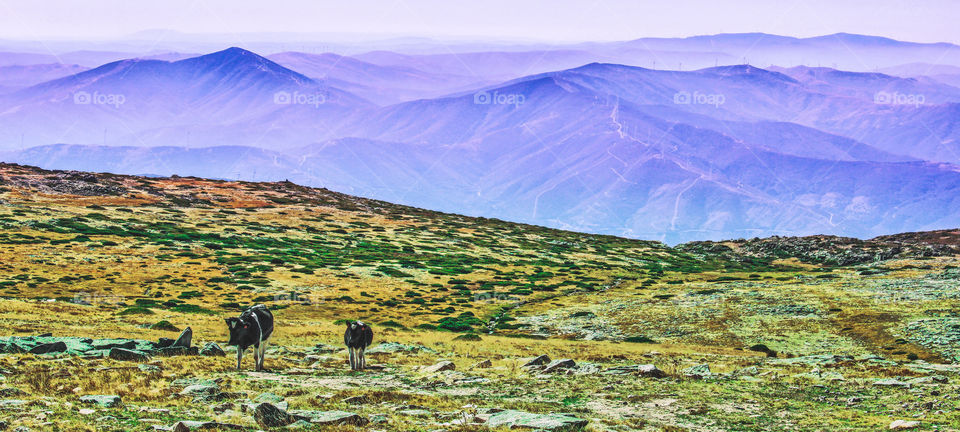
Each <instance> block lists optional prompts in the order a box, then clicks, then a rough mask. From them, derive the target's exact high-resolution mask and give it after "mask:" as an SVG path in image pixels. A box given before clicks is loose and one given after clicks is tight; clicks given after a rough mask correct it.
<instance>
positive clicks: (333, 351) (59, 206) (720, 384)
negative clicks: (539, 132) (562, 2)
mask: <svg viewBox="0 0 960 432" xmlns="http://www.w3.org/2000/svg"><path fill="white" fill-rule="evenodd" d="M958 243H960V241H958V233H957V231H956V230H948V231H939V232H922V233H904V234H897V235H890V236H883V237H878V238H874V239H871V240H858V239H852V238H838V237H829V236H815V237H804V238H788V237H775V238H766V239H750V240H734V241H724V242H697V243H688V244H684V245H680V246H678V247H676V248H670V247H668V246H666V245H664V244H662V243H659V242H655V241H641V240H630V239H625V238H619V237H612V236H601V235H589V234H581V233H575V232H569V231H560V230H553V229H547V228H542V227H538V226H532V225H523V224H516V223H510V222H505V221H500V220H495V219H484V218H470V217H465V216H459V215H455V214H447V213H439V212H434V211H429V210H424V209H417V208H412V207H405V206H399V205H395V204H391V203H388V202H383V201H375V200H368V199H362V198H357V197H353V196H349V195H344V194H340V193H336V192H333V191H330V190H326V189H316V188H307V187H303V186H299V185H296V184H293V183H290V182H274V183H252V182H232V181H222V180H209V179H202V178H194V177H135V176H122V175H113V174H94V173H85V172H76V171H47V170H42V169H38V168H33V167H28V166H20V165H13V164H0V255H2V256H3V257H4V260H3V261H2V262H0V328H2V329H3V331H2V332H0V424H4V425H25V426H28V427H31V428H32V429H37V430H47V429H55V428H60V429H69V430H130V429H146V428H149V427H151V426H161V427H167V428H172V429H170V430H176V431H178V432H179V431H183V430H197V429H202V428H211V427H221V428H227V429H230V428H234V429H266V430H285V428H284V427H282V426H283V425H285V424H286V423H285V422H286V420H290V422H293V421H294V420H295V419H301V420H304V419H305V420H304V422H302V423H301V424H300V426H302V427H314V428H318V427H321V426H320V424H326V425H338V426H323V429H322V430H339V431H352V430H367V429H371V428H372V429H378V430H396V431H410V430H418V431H419V430H422V431H426V430H436V429H440V428H443V429H447V430H460V431H486V430H506V429H504V428H506V427H510V426H511V425H514V426H516V425H523V424H527V425H531V424H535V425H536V427H539V428H541V429H544V430H587V431H609V430H617V431H619V430H651V431H655V430H704V431H712V430H771V429H789V430H823V429H824V428H828V429H834V430H839V429H843V430H877V429H878V428H886V427H887V426H888V425H889V424H890V422H891V421H892V420H894V419H920V420H921V421H922V424H924V425H926V426H930V427H934V428H947V429H949V428H951V427H957V426H958V425H960V417H958V412H960V410H958V409H960V405H958V401H957V400H956V399H953V398H948V397H945V396H944V395H950V394H953V393H954V392H956V390H957V388H958V387H960V376H958V375H960V366H958V365H957V364H956V362H958V361H960V349H958V348H957V347H958V343H960V340H958V339H957V333H956V328H957V327H958V326H960V319H958V318H957V317H958V316H960V315H958V314H960V310H958V308H957V305H958V302H957V300H958V297H957V291H956V284H957V281H958V280H960V272H958V271H957V268H958V264H960V256H958ZM255 303H263V304H266V305H268V306H269V307H270V308H271V309H272V310H273V311H274V313H275V316H276V318H277V323H278V325H277V331H276V333H275V336H274V337H273V338H272V339H271V347H270V349H269V351H268V355H267V361H266V363H267V369H268V370H267V371H266V372H252V371H250V368H251V367H252V366H251V365H252V360H251V359H250V358H249V351H248V357H246V358H245V360H244V362H245V363H244V371H242V372H237V371H236V370H235V363H234V360H233V359H232V358H231V357H232V352H231V351H232V348H227V347H225V346H224V345H225V341H226V337H227V335H226V327H225V325H224V323H223V318H225V317H229V316H235V315H236V314H237V313H238V312H239V311H240V310H241V309H242V308H244V307H246V306H249V305H252V304H255ZM349 319H363V320H365V321H366V322H368V323H370V324H371V325H372V326H373V328H374V330H375V341H374V347H373V349H371V350H370V354H369V358H370V363H371V364H372V365H374V367H373V368H372V369H371V370H368V371H364V372H357V373H351V372H349V370H348V368H347V366H346V363H345V362H346V354H345V351H343V350H341V349H340V346H341V344H342V332H343V326H342V322H343V320H349ZM187 326H190V327H191V328H192V331H193V333H192V334H193V338H192V339H193V343H194V345H196V347H194V351H193V352H192V354H191V352H190V351H189V350H184V351H183V352H182V353H180V354H170V353H168V352H165V351H163V350H158V349H156V348H152V346H154V345H155V344H157V342H149V341H156V340H158V339H159V340H160V342H161V343H162V341H163V339H162V338H170V339H167V341H172V340H173V338H175V337H176V335H177V333H176V332H177V331H179V330H180V329H183V328H185V327H187ZM91 338H96V339H91ZM104 338H107V339H104ZM109 338H121V339H109ZM61 342H62V343H63V344H64V345H62V346H61V348H62V349H59V348H57V346H58V345H57V344H58V343H61ZM211 343H215V344H219V345H220V346H222V347H223V348H226V349H227V351H228V353H227V355H226V357H223V356H218V355H217V350H213V348H211V345H210V344H211ZM121 346H122V347H128V348H130V349H132V352H133V353H134V354H126V356H122V355H120V354H123V352H121V351H116V348H117V347H121ZM200 346H203V347H204V350H202V351H200V353H202V355H197V354H199V353H198V351H196V348H197V347H200ZM115 351H116V352H115ZM117 353H119V354H117ZM138 353H140V354H138ZM183 354H186V355H183ZM221 354H222V353H221ZM539 355H547V356H549V357H550V358H551V359H553V360H555V361H553V362H549V361H545V362H543V363H544V364H540V365H537V363H540V361H531V358H533V357H535V356H539ZM444 361H448V362H449V363H444ZM639 365H653V366H652V367H655V368H656V370H655V371H653V370H651V369H649V368H648V367H647V366H642V367H641V366H639ZM191 385H196V386H199V387H196V386H193V387H191ZM88 395H116V396H118V397H119V398H121V399H122V404H120V405H115V404H114V403H113V402H110V400H111V399H106V402H103V403H102V405H98V404H97V403H94V405H92V406H91V405H86V404H85V403H84V399H82V398H81V397H82V396H88ZM255 401H256V402H255ZM265 401H266V402H268V403H270V404H271V407H276V408H277V409H278V410H280V411H282V412H283V413H287V410H289V413H291V414H290V417H284V416H283V415H279V414H278V415H279V417H276V418H274V420H277V419H279V420H278V422H277V423H271V422H270V421H268V420H269V419H267V420H265V419H264V417H263V416H262V413H260V414H256V413H254V412H253V411H252V409H253V408H252V407H254V406H255V405H256V403H259V402H265ZM261 409H266V408H262V407H261ZM504 410H506V411H504ZM812 412H816V413H818V414H817V416H816V417H813V416H811V415H810V413H812ZM44 413H47V414H44ZM285 419H286V420H285ZM178 422H182V423H181V424H179V425H177V423H178ZM525 422H526V423H525ZM308 423H309V424H308ZM310 425H312V426H310ZM498 425H500V426H498ZM531 427H533V426H531ZM184 428H185V429H184ZM564 428H566V429H564Z"/></svg>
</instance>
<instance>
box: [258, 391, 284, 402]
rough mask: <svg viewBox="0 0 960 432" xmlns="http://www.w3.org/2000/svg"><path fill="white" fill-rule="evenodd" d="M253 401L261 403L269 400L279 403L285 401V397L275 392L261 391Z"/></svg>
mask: <svg viewBox="0 0 960 432" xmlns="http://www.w3.org/2000/svg"><path fill="white" fill-rule="evenodd" d="M253 401H254V402H259V403H263V402H269V403H272V404H278V403H280V402H283V397H282V396H278V395H275V394H273V393H260V395H258V396H257V398H256V399H254V400H253Z"/></svg>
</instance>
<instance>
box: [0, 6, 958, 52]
mask: <svg viewBox="0 0 960 432" xmlns="http://www.w3.org/2000/svg"><path fill="white" fill-rule="evenodd" d="M958 17H960V1H957V0H869V1H868V0H656V1H647V0H632V1H631V0H474V1H461V0H380V1H372V0H335V1H329V0H269V1H267V0H257V1H248V0H163V1H141V0H0V38H16V39H42V38H73V39H90V38H114V37H122V36H124V35H129V34H131V33H135V32H138V31H142V30H146V29H172V30H177V31H181V32H188V33H249V32H304V33H360V34H378V35H410V36H432V37H448V38H458V37H467V38H486V39H523V40H546V41H558V42H560V41H562V42H566V41H583V40H626V39H633V38H638V37H645V36H665V37H674V36H690V35H699V34H714V33H735V32H755V31H758V32H767V33H776V34H782V35H789V36H817V35H823V34H830V33H837V32H849V33H861V34H870V35H879V36H887V37H892V38H895V39H901V40H910V41H917V42H940V41H943V42H953V43H960V26H958V25H957V22H956V21H957V18H958Z"/></svg>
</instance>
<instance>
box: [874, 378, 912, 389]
mask: <svg viewBox="0 0 960 432" xmlns="http://www.w3.org/2000/svg"><path fill="white" fill-rule="evenodd" d="M873 385H875V386H879V387H910V383H907V382H903V381H900V380H898V379H893V378H887V379H881V380H876V381H874V382H873Z"/></svg>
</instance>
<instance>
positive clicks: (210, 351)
mask: <svg viewBox="0 0 960 432" xmlns="http://www.w3.org/2000/svg"><path fill="white" fill-rule="evenodd" d="M200 355H202V356H205V357H223V356H225V355H227V353H225V352H224V351H223V349H222V348H220V345H217V344H216V343H213V342H207V344H206V345H204V346H203V349H201V350H200Z"/></svg>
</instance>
